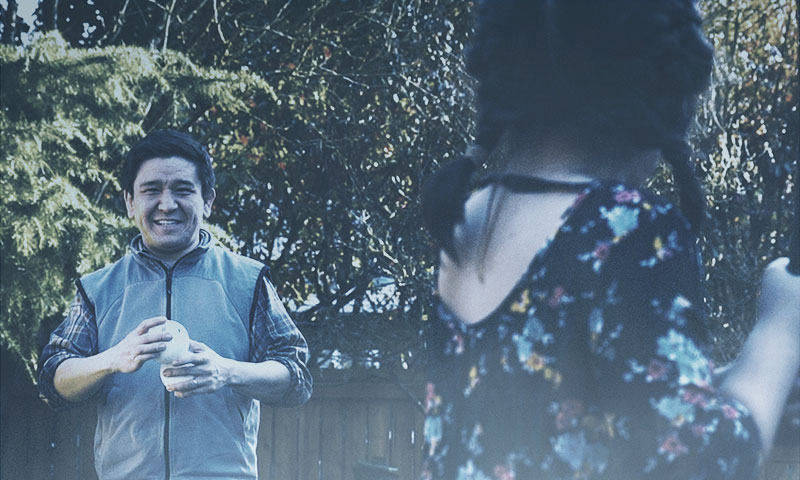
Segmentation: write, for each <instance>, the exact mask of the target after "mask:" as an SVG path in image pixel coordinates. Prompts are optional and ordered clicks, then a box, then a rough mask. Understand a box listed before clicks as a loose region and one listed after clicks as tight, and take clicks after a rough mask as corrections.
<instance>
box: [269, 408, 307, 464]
mask: <svg viewBox="0 0 800 480" xmlns="http://www.w3.org/2000/svg"><path fill="white" fill-rule="evenodd" d="M299 415H300V410H299V409H297V408H279V409H276V410H275V418H274V420H273V425H274V427H273V428H274V431H273V432H272V438H273V439H274V442H273V444H272V465H271V468H270V476H269V477H267V478H269V479H275V480H297V470H298V466H297V462H298V460H299V458H298V432H299V426H300V417H299Z"/></svg>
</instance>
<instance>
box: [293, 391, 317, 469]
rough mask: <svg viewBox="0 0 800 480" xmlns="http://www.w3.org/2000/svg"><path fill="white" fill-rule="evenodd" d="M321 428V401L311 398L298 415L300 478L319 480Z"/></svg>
mask: <svg viewBox="0 0 800 480" xmlns="http://www.w3.org/2000/svg"><path fill="white" fill-rule="evenodd" d="M321 430H322V402H321V401H320V400H318V399H311V400H310V401H309V402H308V404H306V405H305V406H304V407H303V408H302V415H300V445H299V448H298V451H299V452H302V453H301V454H300V455H301V458H300V462H299V463H300V465H299V468H300V471H299V479H300V480H320V479H321V478H322V475H321V474H322V472H321V470H320V463H321V462H320V458H321V457H320V439H321V436H320V432H321Z"/></svg>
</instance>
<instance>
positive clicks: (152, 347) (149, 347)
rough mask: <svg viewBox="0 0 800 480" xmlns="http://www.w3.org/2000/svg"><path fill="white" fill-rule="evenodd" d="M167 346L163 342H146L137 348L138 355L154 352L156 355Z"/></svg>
mask: <svg viewBox="0 0 800 480" xmlns="http://www.w3.org/2000/svg"><path fill="white" fill-rule="evenodd" d="M166 348H167V346H166V345H165V344H163V343H145V344H142V345H139V346H138V347H137V348H136V351H137V355H142V354H153V355H154V356H155V355H159V354H161V352H163V351H164V350H165V349H166Z"/></svg>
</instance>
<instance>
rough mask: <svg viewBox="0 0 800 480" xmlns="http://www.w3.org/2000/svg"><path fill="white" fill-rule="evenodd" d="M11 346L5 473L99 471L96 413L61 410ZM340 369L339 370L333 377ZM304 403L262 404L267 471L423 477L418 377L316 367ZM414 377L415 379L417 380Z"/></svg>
mask: <svg viewBox="0 0 800 480" xmlns="http://www.w3.org/2000/svg"><path fill="white" fill-rule="evenodd" d="M14 364H15V362H14V360H13V359H11V358H10V357H9V356H8V355H7V352H3V358H2V377H0V379H1V380H2V381H0V390H1V391H0V422H2V423H1V425H2V428H0V442H1V443H0V447H2V448H0V450H2V453H1V455H0V479H2V480H39V479H43V480H44V479H57V480H62V479H63V480H72V479H74V480H92V479H96V478H97V477H96V474H95V472H94V463H93V454H92V446H93V442H94V426H95V413H94V407H93V405H91V404H86V405H82V406H78V407H76V408H73V409H71V410H68V411H66V412H60V413H55V412H53V411H51V410H50V409H49V408H48V407H47V406H46V405H45V404H44V403H42V402H41V401H40V400H39V398H38V395H37V393H36V391H35V390H34V388H33V387H32V386H31V385H30V382H29V380H28V379H27V375H26V374H25V373H24V372H23V371H22V370H21V369H20V368H15V367H16V365H14ZM331 377H332V378H331ZM316 378H318V379H320V378H321V381H319V380H318V381H317V382H316V385H315V388H314V395H313V398H312V399H311V400H310V401H309V402H308V403H307V404H306V405H304V406H303V407H301V408H271V407H263V408H262V412H261V429H260V431H259V439H258V466H259V478H260V479H262V480H263V479H267V480H351V479H354V478H356V473H355V472H356V470H359V471H360V472H362V474H364V475H366V476H364V478H369V479H370V480H377V479H379V478H391V479H398V480H411V479H416V478H418V476H419V467H420V461H421V457H422V440H421V432H422V421H423V416H422V411H421V410H420V408H419V407H418V406H417V400H416V399H417V398H419V397H420V396H421V394H422V391H423V388H422V384H421V383H420V382H419V380H416V381H411V383H406V384H402V385H398V384H394V383H389V382H387V381H385V380H383V381H382V380H380V379H365V378H362V379H361V380H354V379H352V378H349V379H345V378H343V377H342V375H340V374H337V373H327V374H325V375H317V376H316ZM410 380H414V379H410Z"/></svg>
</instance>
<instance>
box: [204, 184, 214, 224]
mask: <svg viewBox="0 0 800 480" xmlns="http://www.w3.org/2000/svg"><path fill="white" fill-rule="evenodd" d="M215 198H217V191H216V190H214V189H213V188H212V189H211V191H210V192H208V195H204V196H203V218H208V217H210V216H211V206H212V205H213V204H214V199H215Z"/></svg>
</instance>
